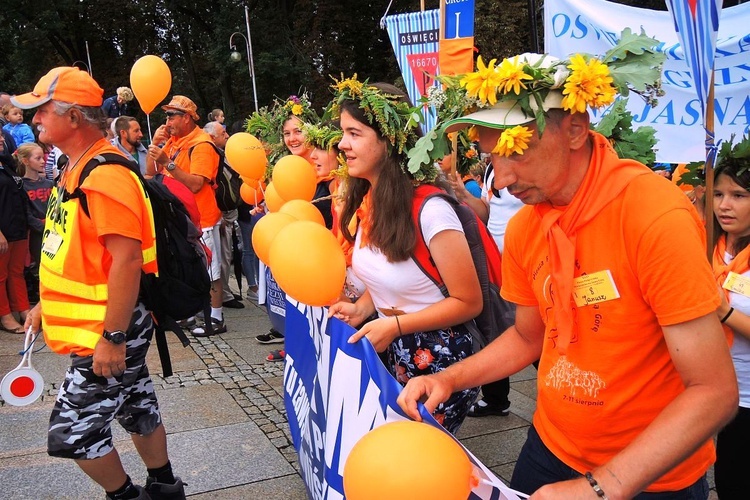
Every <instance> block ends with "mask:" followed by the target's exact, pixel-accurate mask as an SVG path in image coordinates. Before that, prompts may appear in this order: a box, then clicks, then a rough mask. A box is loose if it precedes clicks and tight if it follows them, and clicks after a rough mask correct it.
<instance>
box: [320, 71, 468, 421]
mask: <svg viewBox="0 0 750 500" xmlns="http://www.w3.org/2000/svg"><path fill="white" fill-rule="evenodd" d="M334 87H335V88H336V89H337V90H338V96H337V98H336V100H335V102H334V109H336V110H338V111H339V112H340V119H341V129H342V130H343V137H342V139H341V141H340V142H339V145H338V147H339V150H341V151H342V152H343V154H344V156H345V158H346V164H347V168H348V175H349V180H348V184H347V188H346V195H345V200H344V207H343V212H342V216H341V219H340V226H339V229H340V231H341V233H342V234H343V235H344V237H346V238H347V239H348V240H349V241H350V242H352V243H353V246H354V251H353V256H352V267H353V269H354V272H355V273H356V275H357V276H358V277H359V278H360V279H361V280H362V281H363V282H364V283H365V285H366V286H367V291H366V292H365V293H364V294H363V295H362V296H361V297H360V298H359V299H358V300H357V301H356V302H355V303H351V302H346V301H342V302H338V303H336V304H334V305H332V306H331V307H330V310H329V313H330V314H331V315H332V316H335V317H337V318H339V319H341V320H343V321H346V322H347V323H349V324H350V325H352V326H355V327H358V326H360V325H361V324H362V322H363V321H364V320H365V319H366V318H368V317H369V316H371V315H372V314H373V313H376V314H377V319H375V320H373V321H370V322H368V323H366V324H365V325H363V326H362V327H361V328H360V329H359V331H357V332H356V333H355V334H354V335H353V336H352V337H351V339H350V340H349V342H357V341H359V340H361V339H362V338H363V337H366V338H367V340H369V341H370V342H371V343H372V345H373V347H374V348H375V350H376V351H377V352H379V353H381V357H382V358H384V359H385V360H386V365H387V367H388V369H389V371H390V372H391V374H392V375H393V376H394V377H396V379H397V380H398V381H399V382H400V383H401V384H406V382H407V381H408V380H409V379H410V378H412V377H414V376H417V375H423V374H428V373H436V372H438V371H442V370H444V369H445V368H447V367H448V366H450V365H451V364H453V363H455V362H457V361H460V360H461V359H464V358H466V357H468V356H470V355H471V354H472V353H473V352H474V351H473V345H472V344H473V342H472V335H471V333H469V331H468V330H467V329H466V328H465V327H464V326H463V323H464V322H467V321H469V320H471V319H473V318H474V317H476V316H477V315H478V314H479V312H480V310H481V308H482V295H481V291H480V287H479V280H478V278H477V274H476V271H475V269H474V266H472V265H468V264H467V263H470V262H472V260H471V254H470V251H469V246H468V243H467V242H466V237H465V236H464V233H463V229H462V226H461V223H460V221H459V220H458V217H457V216H456V213H455V211H454V210H453V208H452V207H451V206H450V205H449V204H448V202H446V201H445V200H443V199H440V198H431V199H429V200H428V201H426V202H425V204H424V205H423V208H422V210H421V213H420V216H419V227H416V225H415V224H414V221H413V218H412V200H413V197H414V191H415V186H416V185H418V184H419V183H420V182H424V183H434V182H435V179H436V178H437V174H438V172H437V169H436V168H435V167H434V165H433V164H432V163H429V164H425V165H424V166H423V168H422V169H421V170H420V171H418V172H416V173H411V172H409V171H408V170H407V169H406V153H407V150H408V149H409V147H411V146H413V145H414V143H415V142H416V139H417V138H418V135H419V132H418V126H419V124H418V121H414V113H418V111H417V110H416V108H413V107H411V105H410V104H409V103H408V100H407V98H406V96H405V95H404V94H403V92H402V91H400V90H399V89H397V88H396V87H394V86H392V85H388V84H368V83H367V82H364V83H361V82H358V81H357V80H356V77H355V78H352V79H349V80H344V81H342V82H339V83H337V85H335V86H334ZM383 110H389V112H387V113H385V112H383ZM417 116H418V115H417ZM353 217H355V218H356V220H357V221H358V227H357V228H356V232H355V233H352V232H351V229H350V227H349V224H346V223H345V222H344V221H349V220H351V219H352V218H353ZM417 231H421V233H422V234H421V235H419V234H417ZM419 237H422V238H423V239H424V241H425V243H426V244H427V247H428V248H429V252H430V255H431V258H432V259H433V261H434V262H435V265H436V267H437V269H438V271H439V273H440V276H441V277H442V278H443V280H444V281H445V285H446V287H447V289H448V292H449V297H447V298H446V297H444V296H443V294H442V293H441V291H440V289H439V288H438V287H437V286H436V285H435V284H434V283H433V282H432V281H431V280H430V278H428V277H427V275H426V274H425V273H424V272H422V271H421V270H420V268H419V267H418V266H417V264H416V263H415V261H414V260H413V259H412V258H411V257H412V252H413V251H414V248H415V244H416V239H417V238H419ZM478 392H479V389H478V388H472V389H467V390H464V391H460V392H457V393H455V394H453V395H451V397H450V398H449V399H448V400H447V401H446V402H445V403H444V404H442V405H440V406H439V407H438V408H437V409H436V411H435V414H434V416H435V418H436V419H437V420H438V422H440V423H441V424H442V425H443V426H444V427H445V428H446V429H447V430H448V431H450V432H452V433H455V432H456V431H457V430H458V428H459V426H460V425H461V423H462V422H463V420H464V418H465V417H466V413H467V412H468V410H469V407H470V406H471V404H472V403H473V402H474V399H475V398H476V396H477V393H478Z"/></svg>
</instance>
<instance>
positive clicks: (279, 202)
mask: <svg viewBox="0 0 750 500" xmlns="http://www.w3.org/2000/svg"><path fill="white" fill-rule="evenodd" d="M284 203H286V200H285V199H283V198H282V197H281V196H279V193H277V192H276V188H275V187H274V185H273V182H271V183H269V184H268V186H267V187H266V206H267V207H268V210H270V211H271V212H278V211H279V209H280V208H281V207H282V206H283V205H284Z"/></svg>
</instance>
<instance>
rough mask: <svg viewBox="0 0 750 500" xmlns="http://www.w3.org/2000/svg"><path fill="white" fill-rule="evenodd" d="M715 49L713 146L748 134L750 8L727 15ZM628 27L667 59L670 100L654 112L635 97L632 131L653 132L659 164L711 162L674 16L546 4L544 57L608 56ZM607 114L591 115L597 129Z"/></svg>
mask: <svg viewBox="0 0 750 500" xmlns="http://www.w3.org/2000/svg"><path fill="white" fill-rule="evenodd" d="M719 19H720V22H719V31H718V35H717V37H716V44H715V52H716V57H715V62H714V68H715V73H714V86H715V88H714V92H715V96H714V120H715V123H714V125H715V137H716V142H717V143H718V141H719V140H728V139H729V138H730V136H731V135H732V134H735V135H737V136H738V137H739V136H742V135H743V134H746V133H749V132H750V62H749V61H750V3H745V4H740V5H737V6H735V7H728V8H726V9H723V10H722V11H721V13H720V16H719ZM626 27H630V28H631V29H633V30H634V31H637V30H640V29H641V28H642V29H643V30H645V32H646V33H647V34H648V35H650V36H653V37H655V38H656V39H658V40H659V41H660V42H661V45H660V50H662V51H663V52H664V53H665V54H666V55H667V60H666V62H665V63H664V72H663V74H662V87H663V89H664V91H665V95H664V96H663V97H660V98H659V103H658V105H657V106H656V107H655V108H650V107H648V106H646V105H645V103H644V101H643V100H642V99H640V98H639V97H638V96H637V95H635V94H632V93H631V96H630V98H629V101H628V109H629V110H630V111H631V112H632V113H633V127H635V128H637V127H639V126H641V125H650V126H652V127H654V128H655V129H656V137H657V138H658V139H659V142H658V144H657V145H656V148H657V151H656V160H657V161H659V162H670V163H688V162H691V161H703V160H705V158H706V151H705V140H706V137H705V130H704V129H703V120H702V109H703V104H702V103H701V100H700V98H699V94H698V90H697V89H696V87H695V81H694V80H695V78H694V76H693V73H692V70H691V69H690V66H689V64H688V62H687V58H688V57H690V51H689V50H688V55H687V56H686V51H685V50H684V49H683V47H682V45H681V43H680V41H679V38H678V35H677V33H676V32H675V24H674V22H673V19H672V16H671V15H670V13H669V12H667V11H653V10H648V9H639V8H636V7H628V6H625V5H620V4H614V3H611V2H607V1H604V0H547V1H545V2H544V34H545V52H548V53H550V54H552V55H555V56H557V57H567V56H568V55H570V54H573V53H576V52H583V53H588V54H603V53H604V52H606V51H607V50H608V49H610V48H611V47H612V46H614V45H615V43H616V41H617V37H618V36H619V34H620V32H622V30H623V29H624V28H626ZM605 112H606V110H599V111H598V112H592V117H593V120H594V121H598V119H599V118H600V117H601V115H602V114H603V113H605Z"/></svg>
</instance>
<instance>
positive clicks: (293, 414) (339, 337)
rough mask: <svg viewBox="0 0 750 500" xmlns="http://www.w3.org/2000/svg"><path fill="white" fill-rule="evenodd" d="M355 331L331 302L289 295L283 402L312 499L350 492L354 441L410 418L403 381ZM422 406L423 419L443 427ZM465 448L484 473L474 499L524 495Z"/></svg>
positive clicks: (331, 499)
mask: <svg viewBox="0 0 750 500" xmlns="http://www.w3.org/2000/svg"><path fill="white" fill-rule="evenodd" d="M353 333H354V329H353V328H352V327H350V326H348V325H347V324H345V323H343V322H341V321H339V320H337V319H329V318H328V309H326V308H322V307H310V306H307V305H304V304H301V303H298V302H296V301H295V300H293V299H291V298H288V297H287V303H286V344H285V350H286V359H285V360H284V405H285V407H286V411H287V418H288V420H289V428H290V431H291V435H292V442H293V444H294V447H295V449H296V450H297V453H298V454H299V464H300V468H301V476H302V480H303V481H304V483H305V486H306V488H307V493H308V497H309V498H311V499H314V500H339V499H343V498H345V495H344V479H343V471H344V465H345V464H346V459H347V457H348V456H349V452H350V451H351V449H352V447H353V446H354V445H355V444H356V443H357V441H359V439H360V438H361V437H362V436H364V435H365V434H366V433H368V432H369V431H370V430H372V429H374V428H376V427H378V426H380V425H382V424H384V423H386V422H393V421H397V420H406V418H407V417H406V416H405V415H404V413H403V412H402V411H401V409H400V407H399V406H398V404H397V403H396V398H397V397H398V394H399V392H400V391H401V386H400V385H399V383H398V382H397V381H396V379H394V378H393V377H392V376H391V375H390V373H389V372H388V371H387V370H386V368H385V367H384V366H383V364H382V363H381V361H380V359H379V358H378V355H377V353H376V352H375V350H374V349H373V348H372V345H371V344H370V343H369V342H367V341H364V340H363V341H360V342H357V343H354V344H349V343H348V342H347V340H348V339H349V337H350V336H351V335H352V334H353ZM420 407H421V408H420V411H421V414H422V418H423V420H424V422H426V423H425V425H433V426H435V427H437V428H438V429H441V430H443V428H442V427H441V426H440V424H438V423H437V422H436V421H435V419H433V418H432V416H431V415H429V414H428V413H427V412H426V411H425V409H424V407H423V406H421V405H420ZM457 442H458V441H457ZM459 444H460V443H459ZM394 453H395V454H397V455H394V457H395V456H398V457H399V459H400V460H403V461H404V463H409V464H414V463H417V462H418V460H419V450H394ZM466 453H467V454H468V456H469V458H470V460H471V461H472V463H473V464H474V467H475V474H476V475H477V476H478V477H479V485H478V486H477V487H475V488H474V489H473V490H472V493H471V495H470V496H469V498H470V499H471V500H480V499H481V500H503V499H507V500H519V496H518V495H517V494H516V493H515V492H514V491H513V490H511V489H509V488H508V487H506V486H505V485H504V484H503V483H502V481H500V480H499V479H498V478H497V477H496V476H495V475H494V474H492V472H491V471H490V470H489V469H487V468H486V467H485V466H484V465H483V464H482V463H481V462H479V461H478V460H477V459H476V458H475V457H474V456H473V455H472V454H471V453H470V452H469V451H468V450H467V451H466ZM423 479H425V480H426V479H429V478H423ZM434 479H435V480H439V478H434ZM373 480H377V476H373ZM414 487H415V488H418V487H419V485H418V484H415V485H414ZM404 498H406V497H404Z"/></svg>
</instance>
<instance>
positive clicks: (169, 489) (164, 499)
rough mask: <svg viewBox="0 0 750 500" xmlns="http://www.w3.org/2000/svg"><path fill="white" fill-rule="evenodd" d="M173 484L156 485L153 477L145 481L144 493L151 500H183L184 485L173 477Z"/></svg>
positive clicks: (177, 478)
mask: <svg viewBox="0 0 750 500" xmlns="http://www.w3.org/2000/svg"><path fill="white" fill-rule="evenodd" d="M174 479H175V482H174V484H167V483H157V482H156V480H155V479H154V478H153V477H149V478H148V479H146V492H147V493H148V494H149V495H150V496H151V498H152V499H153V500H185V486H186V485H187V484H186V483H183V482H182V479H180V478H179V477H175V478H174Z"/></svg>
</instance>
